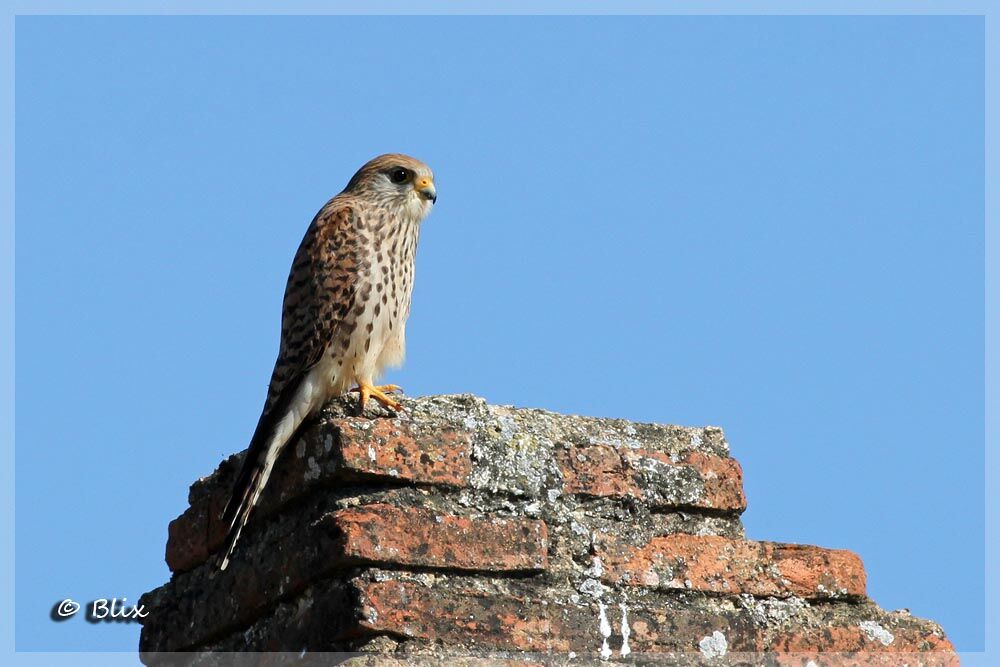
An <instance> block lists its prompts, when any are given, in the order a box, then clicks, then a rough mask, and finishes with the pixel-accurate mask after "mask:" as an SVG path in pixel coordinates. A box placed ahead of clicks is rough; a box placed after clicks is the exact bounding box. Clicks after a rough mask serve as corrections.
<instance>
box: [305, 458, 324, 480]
mask: <svg viewBox="0 0 1000 667" xmlns="http://www.w3.org/2000/svg"><path fill="white" fill-rule="evenodd" d="M306 465H307V466H308V467H309V469H308V470H306V472H305V474H304V475H303V477H304V478H305V479H306V480H313V479H319V474H320V469H319V464H318V463H316V459H315V458H313V457H312V456H310V457H309V458H308V459H307V460H306Z"/></svg>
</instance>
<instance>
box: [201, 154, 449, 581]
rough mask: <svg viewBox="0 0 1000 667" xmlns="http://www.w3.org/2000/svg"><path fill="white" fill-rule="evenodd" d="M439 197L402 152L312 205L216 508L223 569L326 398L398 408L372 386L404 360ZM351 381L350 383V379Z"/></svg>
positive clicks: (429, 175)
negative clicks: (244, 441) (424, 234)
mask: <svg viewBox="0 0 1000 667" xmlns="http://www.w3.org/2000/svg"><path fill="white" fill-rule="evenodd" d="M436 202H437V189H436V186H435V183H434V174H433V172H432V171H431V169H430V168H429V167H428V166H427V165H426V164H424V163H423V162H421V161H420V160H417V159H416V158H412V157H410V156H408V155H403V154H400V153H389V154H385V155H380V156H378V157H376V158H373V159H372V160H369V161H368V162H367V163H365V165H364V166H362V167H361V168H360V169H359V170H358V171H357V173H355V174H354V176H353V177H352V178H351V179H350V181H349V182H348V183H347V186H346V187H345V188H344V189H343V191H341V192H340V193H339V194H337V195H336V196H334V197H333V198H332V199H330V200H329V201H328V202H327V203H326V204H325V205H324V206H323V207H322V208H321V209H320V210H319V212H318V213H317V214H316V216H315V217H314V218H313V220H312V222H311V223H310V225H309V227H308V229H307V230H306V233H305V236H304V237H303V239H302V242H301V244H300V245H299V248H298V250H297V251H296V253H295V258H294V260H293V261H292V267H291V270H290V271H289V274H288V282H287V284H286V286H285V295H284V301H283V304H282V314H281V342H280V346H279V351H278V358H277V360H276V361H275V364H274V370H273V372H272V373H271V381H270V384H269V385H268V390H267V398H266V400H265V402H264V408H263V410H262V412H261V415H260V419H259V420H258V422H257V427H256V429H255V430H254V433H253V436H252V437H251V439H250V445H249V448H248V449H247V453H246V457H245V458H244V459H243V465H242V467H241V469H240V472H239V474H238V475H237V477H236V481H235V483H234V485H233V490H232V494H231V496H230V499H229V502H228V503H227V505H226V508H225V510H224V511H223V515H222V519H223V525H226V526H227V536H226V542H225V549H224V551H223V552H222V553H223V555H222V559H221V563H220V567H221V569H223V570H224V569H226V567H227V566H228V564H229V561H230V559H231V558H232V555H233V550H234V549H235V547H236V544H237V542H238V541H239V538H240V533H241V532H242V530H243V528H244V527H245V526H246V524H247V522H248V521H249V519H250V515H251V512H252V511H253V509H254V507H255V506H256V505H257V502H258V500H259V499H260V495H261V491H262V490H263V489H264V487H265V485H266V484H267V481H268V478H269V477H270V475H271V471H272V469H273V468H274V464H275V462H276V461H277V460H278V458H279V456H280V455H281V453H282V451H283V450H284V448H285V447H286V445H288V443H289V442H290V441H291V440H292V439H293V437H294V436H295V434H296V432H297V430H298V429H299V427H300V426H301V425H302V424H303V422H305V421H306V420H307V419H308V418H309V417H310V416H312V415H314V414H316V413H317V412H318V411H319V409H320V408H321V407H322V406H323V405H324V404H326V403H327V402H328V401H329V400H331V399H332V398H334V397H337V396H343V395H345V394H346V393H349V391H352V392H353V391H356V392H358V394H359V396H360V405H359V409H360V413H361V414H364V410H365V405H366V403H367V402H368V400H369V399H374V400H375V401H377V402H378V403H380V404H382V405H383V406H385V407H386V408H388V409H390V410H392V411H394V412H399V411H400V410H401V409H402V405H401V404H400V403H399V401H397V400H396V399H395V398H393V397H392V396H391V395H390V394H392V393H393V392H395V391H399V389H400V388H399V387H398V386H396V385H391V384H390V385H376V384H375V382H376V380H377V379H378V378H379V376H381V374H382V372H383V371H384V370H385V369H387V368H389V367H394V366H399V365H400V364H402V362H403V357H404V354H405V345H406V320H407V317H408V316H409V313H410V297H411V294H412V290H413V278H414V256H415V254H416V249H417V241H418V238H419V236H420V226H421V223H422V222H423V220H424V218H426V217H427V215H428V214H429V213H430V212H431V209H432V207H433V206H434V204H435V203H436ZM352 386H353V387H354V388H353V389H351V387H352Z"/></svg>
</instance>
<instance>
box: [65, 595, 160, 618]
mask: <svg viewBox="0 0 1000 667" xmlns="http://www.w3.org/2000/svg"><path fill="white" fill-rule="evenodd" d="M127 603H128V598H98V599H97V600H91V601H90V602H88V603H87V604H86V606H84V605H81V604H80V603H79V602H77V601H76V600H73V599H71V598H66V599H65V600H60V601H59V602H56V603H55V604H54V605H52V611H51V613H50V614H49V616H50V617H51V618H52V620H53V621H57V622H62V621H68V620H69V619H71V618H73V617H74V616H76V614H77V612H79V611H80V610H81V609H83V610H84V617H85V618H86V619H87V622H88V623H135V622H136V621H138V620H139V619H140V618H146V617H147V616H149V612H148V611H146V609H145V607H144V606H143V605H141V604H133V605H130V604H127Z"/></svg>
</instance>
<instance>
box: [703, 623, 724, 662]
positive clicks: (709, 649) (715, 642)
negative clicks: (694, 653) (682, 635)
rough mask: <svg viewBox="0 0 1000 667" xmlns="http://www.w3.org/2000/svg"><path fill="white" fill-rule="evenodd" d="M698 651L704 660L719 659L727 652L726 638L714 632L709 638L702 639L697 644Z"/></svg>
mask: <svg viewBox="0 0 1000 667" xmlns="http://www.w3.org/2000/svg"><path fill="white" fill-rule="evenodd" d="M698 650H700V651H701V654H702V655H703V656H705V657H706V658H721V657H722V656H724V655H726V651H728V650H729V643H728V642H726V636H725V635H724V634H722V633H721V632H719V631H718V630H716V631H715V632H713V633H712V634H711V636H708V637H704V638H702V640H701V641H700V642H698Z"/></svg>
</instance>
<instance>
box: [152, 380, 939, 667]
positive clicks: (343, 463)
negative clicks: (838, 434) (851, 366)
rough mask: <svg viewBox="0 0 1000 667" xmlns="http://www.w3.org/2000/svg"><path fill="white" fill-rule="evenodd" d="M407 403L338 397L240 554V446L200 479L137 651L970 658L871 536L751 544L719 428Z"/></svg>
mask: <svg viewBox="0 0 1000 667" xmlns="http://www.w3.org/2000/svg"><path fill="white" fill-rule="evenodd" d="M404 405H405V408H406V409H405V412H404V413H402V414H401V415H400V416H398V417H396V418H387V417H386V418H362V417H357V416H353V414H354V412H353V406H351V405H349V404H348V403H345V402H334V403H332V404H331V405H329V406H328V407H327V408H326V409H325V411H324V412H323V414H322V416H321V418H320V419H318V420H316V421H315V422H313V423H311V424H310V425H309V426H308V427H307V428H306V429H305V430H304V431H303V433H302V435H301V437H300V438H299V439H298V440H297V441H296V442H295V443H293V444H292V445H290V446H289V449H288V451H287V452H286V453H285V455H284V456H283V458H282V459H281V461H280V462H279V464H278V466H277V467H276V470H275V473H274V475H273V476H272V479H271V482H270V484H269V486H268V487H267V489H266V490H265V492H264V494H263V498H262V502H261V504H260V506H259V507H258V509H257V511H256V514H255V516H254V517H253V519H252V520H251V523H250V525H249V526H248V527H247V530H245V531H244V535H243V538H242V539H241V542H240V544H239V546H238V547H237V550H236V554H235V557H234V560H233V562H232V563H231V564H230V566H229V568H228V569H226V570H224V571H223V570H220V569H219V567H218V562H217V556H215V555H214V552H215V551H216V550H217V549H218V548H219V546H220V545H221V543H222V540H223V537H224V532H225V531H224V527H223V526H222V524H221V523H220V515H221V513H222V508H223V506H224V505H225V503H226V500H227V498H228V494H229V492H230V486H231V484H232V483H233V479H234V477H235V475H236V472H237V470H238V468H239V464H240V463H241V461H242V456H243V454H242V453H241V454H237V455H234V456H232V457H230V458H229V459H227V460H226V461H223V462H222V463H221V464H220V465H219V468H218V469H217V470H216V471H215V472H214V473H212V474H211V475H209V476H208V477H205V478H203V479H200V480H198V481H197V482H195V484H194V485H193V486H192V487H191V492H190V496H189V501H190V507H189V508H188V509H187V510H186V511H185V512H184V513H183V514H182V515H181V516H179V517H178V518H177V519H175V520H174V521H172V522H171V524H170V528H169V536H168V539H167V549H166V559H167V564H168V565H169V567H170V570H171V571H172V573H173V574H172V576H171V579H170V581H169V582H168V583H166V584H164V585H163V586H161V587H159V588H157V589H156V590H154V591H151V592H149V593H147V594H146V595H145V596H143V599H142V600H141V603H142V604H144V605H145V606H146V610H147V611H148V616H146V617H145V618H144V619H143V623H144V625H143V629H142V638H141V640H140V651H141V657H142V659H143V661H144V662H145V663H146V664H149V665H161V664H192V665H222V664H237V662H238V664H241V665H242V664H268V665H271V664H286V663H288V664H292V663H294V664H302V663H303V662H307V663H310V664H332V662H331V660H332V659H333V658H336V659H337V660H343V659H345V658H347V656H344V655H338V656H331V655H330V654H331V653H342V652H358V653H361V654H362V655H359V656H357V657H354V658H351V659H350V660H349V661H348V664H355V663H356V664H359V665H397V664H398V665H403V664H417V663H418V664H432V663H433V664H449V665H450V664H465V665H473V664H474V665H492V664H505V665H508V664H509V665H514V664H555V663H558V664H566V663H567V662H568V663H569V664H595V663H602V662H624V663H633V664H653V663H655V664H753V665H759V664H781V665H802V666H806V665H810V664H812V665H829V664H837V665H848V664H851V665H854V664H865V665H869V664H870V665H904V664H908V665H957V664H958V661H957V658H956V657H955V655H954V653H953V651H954V649H953V647H952V645H951V643H950V642H949V641H948V639H946V638H945V635H944V632H943V631H942V630H941V628H940V627H939V626H938V625H937V624H935V623H933V622H931V621H926V620H922V619H919V618H915V617H913V616H911V615H910V614H909V613H908V612H905V611H894V612H887V611H883V610H882V609H880V608H879V607H878V606H877V605H876V604H875V603H874V602H872V601H871V600H870V599H869V598H868V597H866V593H865V572H864V568H863V566H862V563H861V560H860V559H859V558H858V557H857V556H856V555H855V554H853V553H851V552H849V551H842V550H835V549H824V548H820V547H814V546H805V545H797V544H783V543H776V542H758V541H754V540H749V539H747V538H746V537H745V535H744V531H743V526H742V524H741V522H740V518H739V517H740V514H741V513H742V512H743V511H744V509H746V500H745V498H744V495H743V482H742V472H741V470H740V466H739V464H738V463H737V462H736V461H735V460H734V459H733V458H731V456H730V454H729V446H728V444H727V442H726V440H725V438H724V436H723V433H722V431H721V430H720V429H719V428H716V427H704V428H688V427H681V426H661V425H654V424H636V423H630V422H626V421H622V420H615V419H594V418H587V417H575V416H565V415H558V414H553V413H551V412H545V411H542V410H526V409H515V408H511V407H499V406H492V405H487V404H486V403H485V402H484V401H483V400H481V399H479V398H476V397H474V396H468V395H459V396H438V397H430V398H422V399H405V400H404ZM235 651H240V652H244V651H255V652H270V653H268V654H258V655H256V656H253V657H251V656H247V655H240V656H235V654H232V653H226V652H235ZM176 652H183V653H176ZM227 655H228V656H229V659H230V661H227V660H226V659H225V657H224V656H227ZM235 658H239V660H236V659H235Z"/></svg>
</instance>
